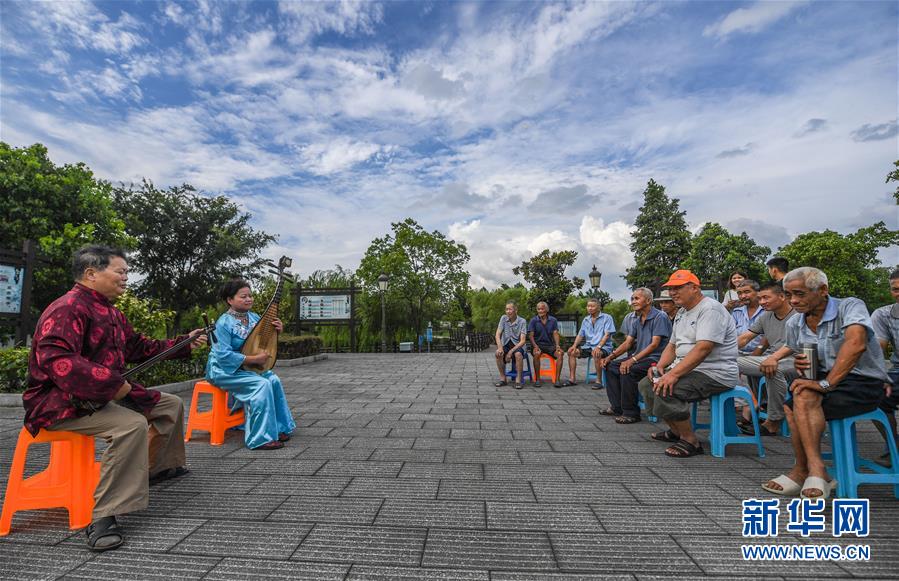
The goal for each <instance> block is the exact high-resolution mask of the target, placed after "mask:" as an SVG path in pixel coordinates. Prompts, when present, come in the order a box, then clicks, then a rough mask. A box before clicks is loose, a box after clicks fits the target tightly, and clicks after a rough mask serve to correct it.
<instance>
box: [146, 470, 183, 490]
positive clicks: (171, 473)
mask: <svg viewBox="0 0 899 581" xmlns="http://www.w3.org/2000/svg"><path fill="white" fill-rule="evenodd" d="M188 472H190V470H188V469H187V466H178V467H177V468H166V469H165V470H160V471H159V472H157V473H156V474H151V475H150V486H153V485H154V484H159V483H160V482H163V481H165V480H171V479H172V478H178V477H179V476H184V475H185V474H187V473H188Z"/></svg>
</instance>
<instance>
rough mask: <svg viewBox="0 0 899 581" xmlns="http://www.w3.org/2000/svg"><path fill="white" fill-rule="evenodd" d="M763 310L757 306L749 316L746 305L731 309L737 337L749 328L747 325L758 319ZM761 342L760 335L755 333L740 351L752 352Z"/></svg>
mask: <svg viewBox="0 0 899 581" xmlns="http://www.w3.org/2000/svg"><path fill="white" fill-rule="evenodd" d="M764 312H765V309H763V308H762V307H758V308H756V309H755V313H754V314H753V315H752V316H751V317H750V316H749V307H747V306H746V305H743V306H740V307H737V308H735V309H734V310H733V311H731V315H733V317H734V323H735V324H736V326H737V337H739V336H740V335H742V334H743V333H745V332H746V331H748V330H749V327H750V326H751V325H752V324H753V323H754V322H756V321H757V320H758V318H759V317H761V316H762V313H764ZM761 342H762V336H761V335H756V337H755V338H754V339H753V340H752V341H750V342H749V343H747V344H746V345H744V346H743V349H742V350H741V353H752V352H753V351H755V348H756V347H758V346H759V344H760V343H761Z"/></svg>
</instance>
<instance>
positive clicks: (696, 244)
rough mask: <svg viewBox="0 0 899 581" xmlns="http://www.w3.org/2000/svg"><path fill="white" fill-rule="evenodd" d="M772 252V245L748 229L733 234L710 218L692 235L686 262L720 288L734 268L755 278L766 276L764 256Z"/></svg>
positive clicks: (705, 280)
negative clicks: (761, 244)
mask: <svg viewBox="0 0 899 581" xmlns="http://www.w3.org/2000/svg"><path fill="white" fill-rule="evenodd" d="M769 254H771V249H770V248H768V247H767V246H760V245H759V244H756V242H755V240H753V239H752V238H750V237H749V235H748V234H746V232H741V233H740V234H739V235H736V234H731V233H730V232H728V231H727V229H726V228H724V227H723V226H721V225H720V224H717V223H715V222H709V223H707V224H705V225H704V226H703V227H702V229H700V230H699V232H697V233H696V236H694V237H693V240H692V241H691V249H690V257H689V258H688V259H687V260H685V261H684V263H683V265H684V268H688V269H690V270H691V271H693V273H694V274H695V275H696V276H698V277H699V280H700V281H702V283H703V284H714V285H715V286H716V287H717V288H718V291H719V292H721V291H724V290H725V289H726V288H727V283H728V278H729V276H730V273H732V272H733V271H735V270H742V271H746V273H747V274H748V275H749V278H751V279H754V280H756V281H761V280H763V279H764V278H767V275H766V274H765V273H766V270H765V259H766V258H767V257H768V255H769Z"/></svg>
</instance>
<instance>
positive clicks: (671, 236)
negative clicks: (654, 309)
mask: <svg viewBox="0 0 899 581" xmlns="http://www.w3.org/2000/svg"><path fill="white" fill-rule="evenodd" d="M679 205H680V200H678V199H677V198H673V199H669V198H668V196H667V195H666V194H665V187H664V186H662V185H660V184H657V183H656V182H655V180H649V183H647V184H646V190H644V191H643V205H642V206H641V207H640V213H639V215H638V216H637V220H636V222H635V223H634V225H635V226H636V228H635V229H634V230H633V231H632V232H631V236H632V237H633V242H631V252H633V253H634V266H633V267H631V268H629V269H627V274H625V276H624V279H625V280H626V281H627V283H628V285H630V287H631V288H637V287H641V286H645V287H648V288H651V289H652V290H653V292H656V293H657V292H658V291H659V288H660V287H661V285H662V283H664V282H665V281H666V280H668V277H669V276H671V273H672V272H674V271H675V270H677V269H678V268H680V267H681V265H682V264H683V261H684V260H685V259H686V258H687V257H688V256H689V255H690V232H689V231H688V230H687V222H686V220H684V216H685V215H686V212H682V211H680V206H679Z"/></svg>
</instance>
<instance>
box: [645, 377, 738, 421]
mask: <svg viewBox="0 0 899 581" xmlns="http://www.w3.org/2000/svg"><path fill="white" fill-rule="evenodd" d="M637 387H638V388H639V389H640V393H641V394H642V395H643V401H644V402H646V413H647V414H648V415H651V416H657V417H660V418H662V419H663V420H670V421H672V422H682V421H685V420H689V419H690V404H691V403H692V402H694V401H701V400H704V399H709V398H710V397H712V396H713V395H715V394H718V393H721V392H724V391H727V390H728V389H730V388H732V387H733V386H732V385H724V384H723V383H719V382H717V381H715V380H714V379H712V378H711V377H709V376H708V375H706V374H705V373H702V372H701V371H691V372H689V373H688V374H686V375H684V376H683V377H681V378H680V379H678V380H677V383H675V384H674V392H673V393H672V394H671V395H666V396H661V395H656V393H655V391H653V384H652V381H651V380H650V379H649V378H648V377H644V378H643V379H641V380H640V383H639V384H637Z"/></svg>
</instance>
